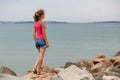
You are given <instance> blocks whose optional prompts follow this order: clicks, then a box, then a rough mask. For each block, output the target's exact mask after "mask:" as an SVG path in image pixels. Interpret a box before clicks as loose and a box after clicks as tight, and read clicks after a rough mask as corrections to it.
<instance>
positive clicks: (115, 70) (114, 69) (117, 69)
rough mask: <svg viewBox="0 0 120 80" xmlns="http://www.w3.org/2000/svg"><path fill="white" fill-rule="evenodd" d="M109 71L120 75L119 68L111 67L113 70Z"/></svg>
mask: <svg viewBox="0 0 120 80" xmlns="http://www.w3.org/2000/svg"><path fill="white" fill-rule="evenodd" d="M111 71H112V72H117V73H120V68H115V67H113V68H112V69H111Z"/></svg>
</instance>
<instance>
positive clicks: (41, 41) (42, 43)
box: [35, 39, 46, 48]
mask: <svg viewBox="0 0 120 80" xmlns="http://www.w3.org/2000/svg"><path fill="white" fill-rule="evenodd" d="M35 47H36V48H46V43H45V40H44V39H37V40H36V41H35Z"/></svg>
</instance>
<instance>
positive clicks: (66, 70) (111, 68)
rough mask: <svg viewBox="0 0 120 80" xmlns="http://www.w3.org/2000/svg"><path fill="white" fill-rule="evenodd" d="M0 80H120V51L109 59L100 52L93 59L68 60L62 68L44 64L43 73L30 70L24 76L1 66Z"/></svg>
mask: <svg viewBox="0 0 120 80" xmlns="http://www.w3.org/2000/svg"><path fill="white" fill-rule="evenodd" d="M0 80H120V52H117V53H116V54H115V56H113V57H111V58H109V59H107V58H106V57H105V56H104V55H103V54H100V55H98V56H96V57H93V58H92V59H82V60H80V61H78V62H67V63H66V64H65V66H63V67H60V68H49V67H47V66H46V65H43V66H42V74H41V75H37V74H34V73H32V72H31V71H28V72H27V73H26V75H24V76H17V74H16V73H15V72H14V71H12V70H11V69H9V68H7V67H0Z"/></svg>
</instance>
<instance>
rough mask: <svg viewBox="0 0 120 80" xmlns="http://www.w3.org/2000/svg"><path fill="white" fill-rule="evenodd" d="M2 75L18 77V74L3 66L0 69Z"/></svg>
mask: <svg viewBox="0 0 120 80" xmlns="http://www.w3.org/2000/svg"><path fill="white" fill-rule="evenodd" d="M0 73H3V74H9V75H14V76H17V74H16V73H15V72H14V71H13V70H11V69H9V68H8V67H3V66H2V67H0Z"/></svg>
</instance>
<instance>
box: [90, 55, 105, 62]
mask: <svg viewBox="0 0 120 80" xmlns="http://www.w3.org/2000/svg"><path fill="white" fill-rule="evenodd" d="M104 60H105V56H104V55H103V54H100V55H98V56H96V57H95V58H93V59H92V61H93V63H94V64H96V63H99V62H101V61H104Z"/></svg>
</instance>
